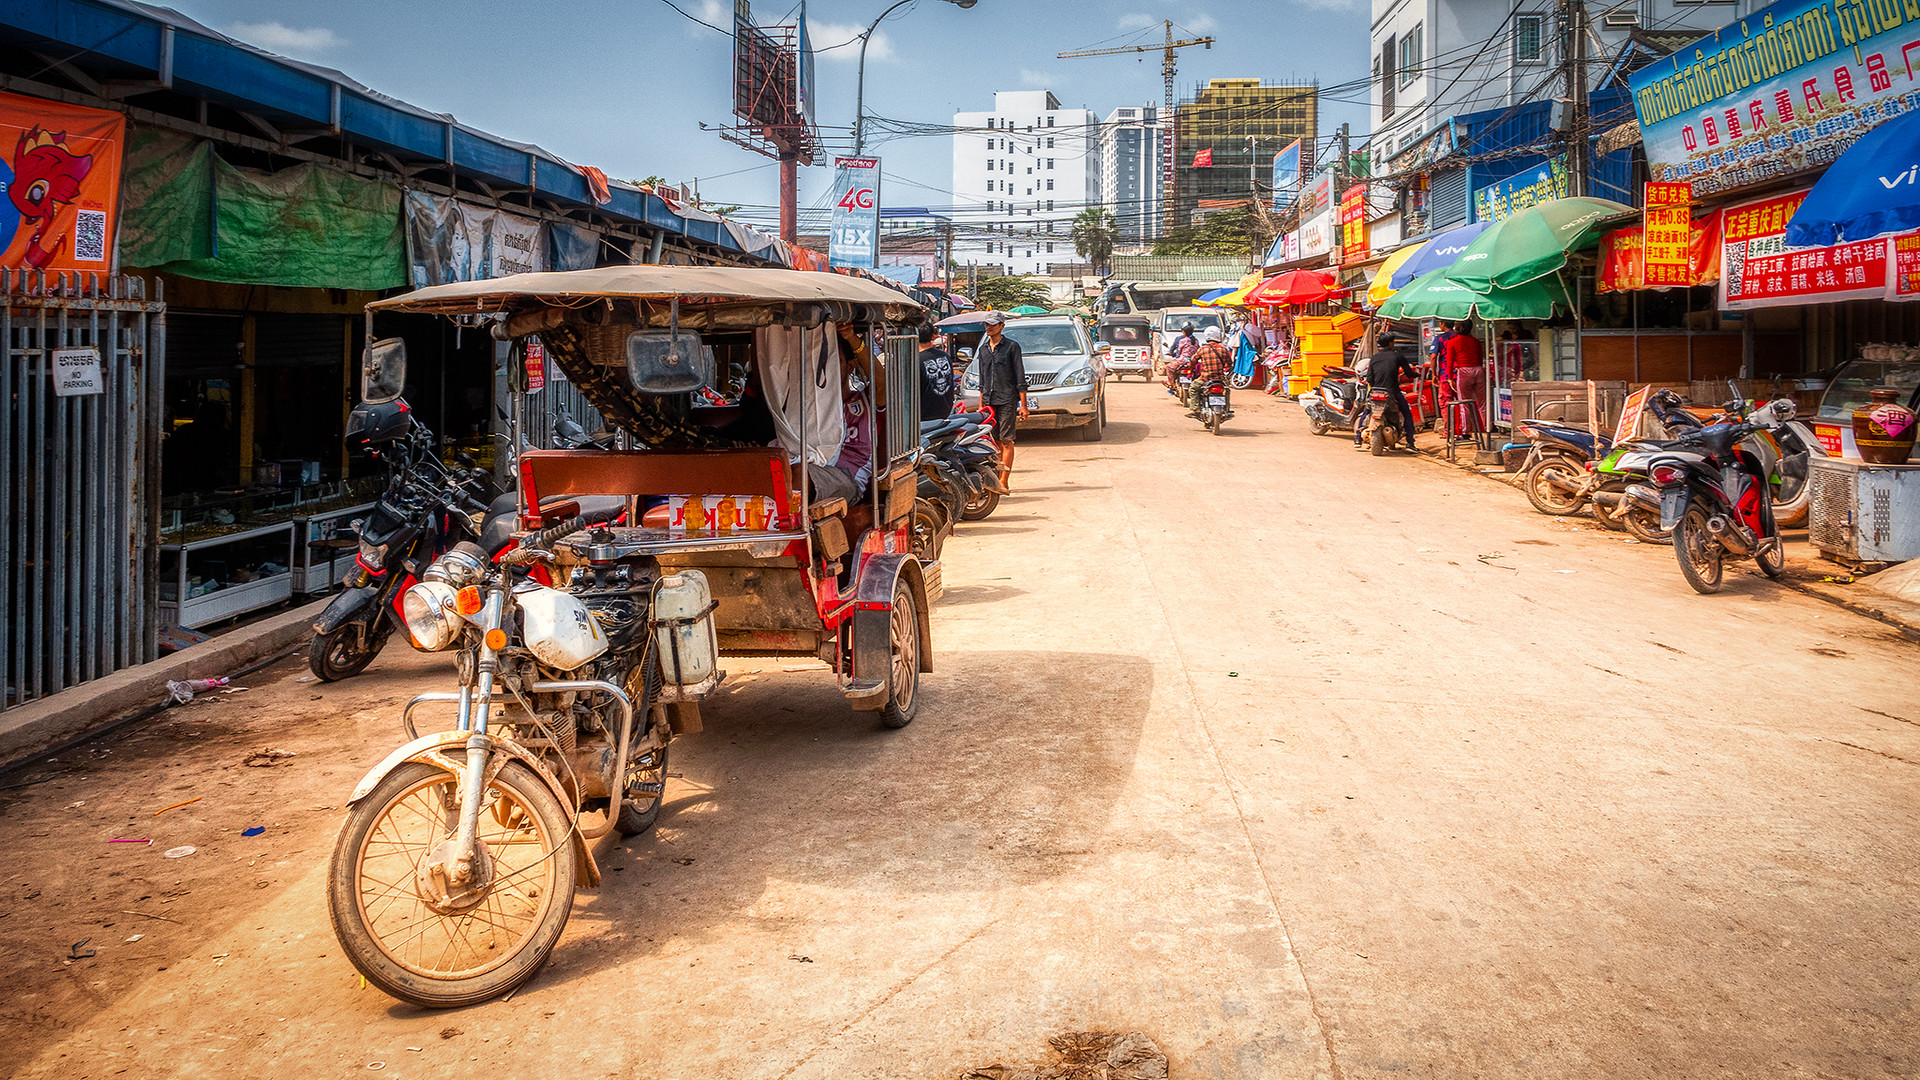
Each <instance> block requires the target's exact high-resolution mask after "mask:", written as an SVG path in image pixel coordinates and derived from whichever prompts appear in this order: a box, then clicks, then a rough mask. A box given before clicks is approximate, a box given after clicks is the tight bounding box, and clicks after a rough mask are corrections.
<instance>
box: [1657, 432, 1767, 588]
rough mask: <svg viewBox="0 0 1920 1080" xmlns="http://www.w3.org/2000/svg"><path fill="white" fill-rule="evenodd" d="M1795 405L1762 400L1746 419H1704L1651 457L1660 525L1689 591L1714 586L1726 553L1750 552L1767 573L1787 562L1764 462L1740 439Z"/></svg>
mask: <svg viewBox="0 0 1920 1080" xmlns="http://www.w3.org/2000/svg"><path fill="white" fill-rule="evenodd" d="M1793 412H1794V409H1793V402H1791V401H1787V400H1780V401H1772V402H1768V403H1767V404H1765V405H1762V406H1760V407H1759V408H1757V409H1755V410H1754V411H1753V414H1752V415H1751V417H1750V418H1749V419H1748V420H1747V421H1744V422H1741V423H1729V424H1709V425H1707V426H1706V427H1703V428H1701V429H1699V430H1698V431H1694V432H1689V433H1688V434H1686V435H1685V436H1682V437H1681V438H1680V439H1679V440H1676V441H1675V442H1674V443H1672V444H1670V445H1669V446H1667V447H1666V448H1665V449H1664V450H1662V451H1661V452H1660V453H1659V454H1658V455H1656V456H1655V457H1654V460H1653V463H1652V466H1651V469H1650V470H1649V471H1650V474H1651V476H1652V478H1653V482H1654V484H1655V485H1656V486H1657V487H1658V488H1659V490H1660V526H1661V528H1663V529H1670V530H1672V532H1673V552H1674V557H1675V558H1676V559H1677V560H1678V561H1679V563H1680V576H1681V577H1684V578H1686V579H1687V584H1688V585H1690V586H1692V587H1693V590H1694V591H1695V592H1698V593H1703V594H1704V593H1714V592H1718V591H1719V590H1720V581H1721V576H1722V574H1723V572H1724V569H1723V568H1724V564H1725V562H1726V560H1727V559H1728V558H1751V559H1752V560H1754V562H1755V563H1757V564H1758V565H1759V567H1760V571H1761V572H1762V573H1764V574H1766V575H1767V576H1768V577H1770V578H1777V577H1779V576H1780V574H1781V573H1782V572H1783V571H1784V570H1785V569H1786V566H1787V555H1786V547H1785V545H1784V544H1783V543H1782V542H1781V540H1780V525H1779V522H1778V521H1777V520H1776V519H1775V518H1774V514H1773V499H1772V497H1771V492H1770V491H1769V489H1768V483H1767V467H1766V466H1765V464H1763V463H1762V462H1761V460H1760V456H1759V455H1758V454H1757V453H1755V452H1754V451H1753V450H1752V449H1751V448H1750V444H1749V443H1747V442H1746V440H1747V439H1748V437H1749V436H1752V435H1754V434H1755V433H1757V432H1762V431H1777V430H1778V429H1780V428H1782V427H1784V426H1785V425H1786V424H1787V423H1788V422H1789V421H1791V420H1792V419H1793Z"/></svg>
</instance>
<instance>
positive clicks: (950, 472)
mask: <svg viewBox="0 0 1920 1080" xmlns="http://www.w3.org/2000/svg"><path fill="white" fill-rule="evenodd" d="M920 440H921V449H920V459H919V480H918V491H917V496H916V498H915V500H914V516H913V550H914V553H915V554H916V555H919V556H920V557H921V558H922V559H925V560H928V561H932V560H934V559H937V558H939V556H940V548H941V546H942V545H943V544H944V543H945V541H946V538H947V537H948V536H950V535H952V533H953V530H954V527H955V526H956V525H958V524H959V523H960V522H961V521H984V520H986V518H987V517H989V516H990V515H991V514H992V513H993V511H994V510H995V509H996V508H998V507H999V505H1000V497H1001V496H1002V495H1005V494H1006V493H1007V489H1006V487H1005V485H1003V484H1002V483H1001V482H1000V448H999V447H998V446H997V445H996V444H995V443H994V441H993V409H992V407H991V406H987V407H985V408H982V409H981V410H980V411H978V412H957V413H954V414H953V415H951V416H948V417H946V418H945V419H942V420H926V421H922V422H921V424H920Z"/></svg>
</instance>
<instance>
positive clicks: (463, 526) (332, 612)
mask: <svg viewBox="0 0 1920 1080" xmlns="http://www.w3.org/2000/svg"><path fill="white" fill-rule="evenodd" d="M398 347H399V343H398V340H397V339H393V340H389V341H384V342H380V343H378V344H377V345H376V346H375V349H374V352H373V353H370V354H369V355H370V356H372V357H374V358H373V359H370V360H369V364H371V365H376V366H378V365H381V364H382V362H383V360H382V356H383V355H384V357H386V360H385V369H386V370H388V371H389V372H390V371H391V368H392V362H391V359H390V356H391V354H392V352H393V350H395V349H397V348H398ZM388 377H390V376H388ZM372 378H373V380H374V381H375V385H376V389H375V395H376V396H383V395H382V394H381V393H380V390H379V388H378V387H379V386H380V385H381V384H380V383H379V380H381V379H382V378H383V376H382V375H381V374H380V371H379V370H376V371H375V372H374V373H373V375H372ZM388 389H391V391H392V393H393V396H391V397H389V398H387V399H386V400H384V401H370V400H363V401H362V402H361V403H360V404H358V405H356V406H354V408H353V411H352V412H351V413H349V414H348V416H347V430H346V439H347V443H348V445H349V446H353V447H356V448H358V449H361V450H365V451H367V452H368V453H370V454H373V455H375V456H376V457H379V458H380V459H381V460H383V461H385V462H386V463H387V486H386V490H385V491H384V492H383V493H382V494H381V496H380V499H379V501H378V502H377V503H375V504H374V507H373V510H372V511H371V512H369V513H368V514H367V516H366V517H365V518H364V519H362V520H361V521H359V522H358V529H359V534H360V539H359V546H360V550H359V553H358V555H357V556H356V558H355V560H354V564H355V565H354V568H353V570H352V571H350V572H349V573H348V574H347V577H346V580H345V582H344V584H345V586H346V587H345V589H344V590H343V591H342V592H341V593H340V594H339V595H337V596H335V597H334V598H333V601H332V602H331V603H329V604H328V605H327V606H326V609H325V610H324V611H322V612H321V613H320V617H319V618H318V619H316V620H315V621H314V624H313V630H314V636H313V641H312V643H311V644H310V645H309V646H308V648H307V666H308V667H309V668H310V669H311V670H312V671H313V674H314V676H315V677H316V678H319V679H321V680H322V681H325V682H333V681H335V680H337V679H344V678H347V677H349V676H352V675H357V674H359V673H360V672H362V671H364V670H366V667H367V665H368V664H370V663H372V662H373V658H374V657H376V656H378V655H379V654H380V651H381V650H382V649H384V648H385V647H386V644H387V639H388V638H389V637H391V636H392V635H393V633H394V631H396V630H400V631H402V632H404V629H405V617H404V613H403V611H402V609H401V600H402V597H403V596H404V595H405V593H406V591H407V589H409V588H411V587H412V586H413V584H414V582H416V581H418V580H419V576H418V575H419V574H420V572H421V571H422V570H424V569H426V567H427V566H428V565H429V564H431V563H432V562H433V561H434V560H435V559H437V558H439V557H440V556H441V555H442V554H444V553H445V552H446V551H448V550H449V549H451V548H452V547H453V546H454V545H455V544H458V543H460V542H461V541H463V540H477V539H479V532H480V530H479V528H478V527H476V525H475V523H474V520H473V517H472V515H473V513H474V512H476V511H481V512H485V511H487V505H486V502H485V501H484V497H485V496H486V495H487V494H489V492H488V490H487V488H486V486H485V482H484V481H483V480H482V479H481V477H480V476H478V475H476V474H477V473H479V472H480V470H478V469H469V470H467V471H464V472H453V471H449V470H448V469H446V468H444V467H443V466H442V465H441V464H440V462H439V461H438V460H437V459H436V458H435V457H434V454H433V433H432V432H430V431H428V430H427V427H426V425H425V424H422V423H419V422H418V421H417V420H415V419H414V417H413V412H412V410H411V409H409V408H408V406H407V403H406V402H405V401H404V400H402V399H401V398H400V397H399V385H398V383H393V384H392V385H391V386H390V387H388ZM508 512H509V513H511V508H509V511H508Z"/></svg>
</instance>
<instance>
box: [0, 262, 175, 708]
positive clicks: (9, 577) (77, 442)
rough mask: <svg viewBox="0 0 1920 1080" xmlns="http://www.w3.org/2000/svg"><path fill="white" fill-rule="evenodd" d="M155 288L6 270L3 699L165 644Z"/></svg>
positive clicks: (0, 462)
mask: <svg viewBox="0 0 1920 1080" xmlns="http://www.w3.org/2000/svg"><path fill="white" fill-rule="evenodd" d="M146 292H147V290H146V283H145V282H143V281H141V280H140V279H138V278H128V277H109V276H105V275H95V274H86V275H81V274H55V275H47V274H44V273H39V272H31V271H24V270H0V341H4V342H5V343H6V362H5V363H4V364H0V612H4V614H5V622H4V629H0V681H4V684H5V693H4V695H3V696H0V708H7V707H11V706H14V705H18V704H20V703H22V702H26V701H32V700H34V699H36V698H42V697H45V696H47V695H49V694H52V693H56V692H58V691H60V690H63V689H65V688H67V687H70V686H74V685H77V684H79V683H83V682H87V681H89V680H91V679H97V678H99V677H101V676H102V675H107V674H110V673H111V672H114V671H117V670H119V669H120V668H123V667H128V666H131V665H133V664H139V663H144V662H145V661H148V660H151V659H153V658H154V657H155V656H156V655H157V654H158V648H159V626H158V624H157V622H156V621H155V620H156V618H157V614H158V610H157V608H158V596H157V593H156V590H157V588H158V577H159V575H158V569H159V568H158V566H157V561H158V548H157V547H156V546H154V543H153V541H154V538H155V534H156V533H157V531H158V524H159V523H158V520H157V514H158V509H159V490H160V454H159V445H160V425H161V422H162V417H163V416H164V415H165V404H166V403H165V398H164V387H165V345H164V340H165V334H166V316H165V310H166V309H165V304H163V303H162V302H161V298H160V297H159V296H158V295H157V293H158V287H157V286H156V295H155V296H154V297H153V298H152V299H149V298H148V297H147V295H146ZM88 350H92V362H91V363H90V362H89V354H88ZM63 389H64V390H65V391H66V392H65V393H62V392H61V391H62V390H63Z"/></svg>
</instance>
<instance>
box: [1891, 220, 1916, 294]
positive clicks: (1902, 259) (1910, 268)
mask: <svg viewBox="0 0 1920 1080" xmlns="http://www.w3.org/2000/svg"><path fill="white" fill-rule="evenodd" d="M1893 299H1895V300H1920V233H1908V234H1906V235H1905V236H1898V237H1895V238H1894V241H1893Z"/></svg>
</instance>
